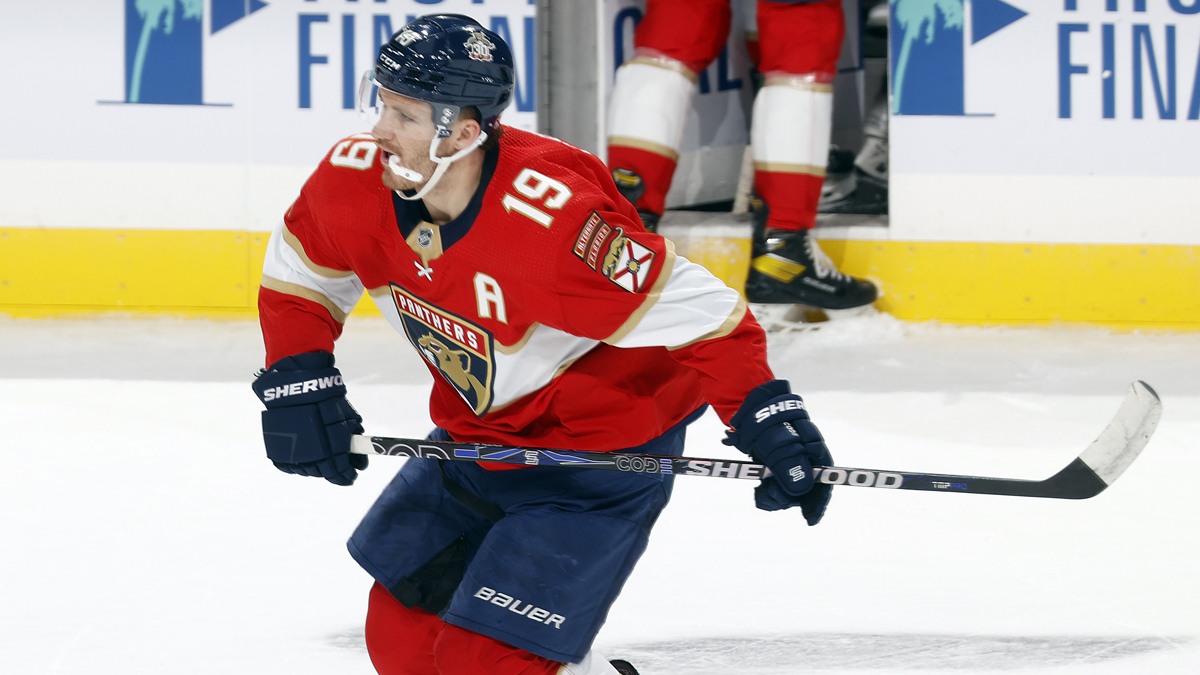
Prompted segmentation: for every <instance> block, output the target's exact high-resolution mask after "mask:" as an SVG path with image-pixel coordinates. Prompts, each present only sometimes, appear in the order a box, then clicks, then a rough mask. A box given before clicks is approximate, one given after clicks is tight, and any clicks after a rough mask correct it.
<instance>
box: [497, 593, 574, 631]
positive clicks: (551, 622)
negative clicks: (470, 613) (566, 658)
mask: <svg viewBox="0 0 1200 675" xmlns="http://www.w3.org/2000/svg"><path fill="white" fill-rule="evenodd" d="M475 597H476V598H479V599H480V600H483V601H484V602H490V603H492V604H493V605H496V606H497V607H503V608H505V609H507V610H508V611H510V612H513V613H515V614H517V615H519V616H523V617H525V618H526V619H531V620H533V621H537V622H540V623H544V624H546V625H547V626H554V627H555V628H558V629H561V628H562V624H563V622H564V621H566V620H567V618H566V617H565V616H563V615H561V614H551V613H550V612H548V611H546V610H544V609H542V608H541V607H534V606H533V605H531V604H529V603H528V602H522V601H521V600H518V599H516V598H514V597H513V596H511V595H506V594H504V593H498V592H496V591H494V590H492V589H490V588H488V587H487V586H480V587H479V590H477V591H475Z"/></svg>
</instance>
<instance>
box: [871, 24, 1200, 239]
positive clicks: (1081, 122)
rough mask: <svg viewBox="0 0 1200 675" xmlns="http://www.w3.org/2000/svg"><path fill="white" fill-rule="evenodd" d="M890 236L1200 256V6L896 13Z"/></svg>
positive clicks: (892, 50)
mask: <svg viewBox="0 0 1200 675" xmlns="http://www.w3.org/2000/svg"><path fill="white" fill-rule="evenodd" d="M891 69H892V73H891V79H892V112H893V114H894V117H893V119H892V126H891V134H892V138H891V143H892V146H891V150H892V163H891V171H892V174H891V180H892V190H891V197H892V207H891V213H892V219H891V237H892V238H893V239H904V240H921V239H924V240H945V241H1014V242H1015V241H1027V242H1075V243H1167V244H1197V243H1200V217H1198V216H1197V215H1196V214H1197V213H1200V163H1197V162H1196V158H1195V155H1196V148H1197V147H1200V0H1045V1H1042V0H1038V1H1037V2H1033V1H1032V0H1011V2H1009V1H1007V0H970V1H968V2H964V0H891Z"/></svg>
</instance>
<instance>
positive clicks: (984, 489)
mask: <svg viewBox="0 0 1200 675" xmlns="http://www.w3.org/2000/svg"><path fill="white" fill-rule="evenodd" d="M1161 416H1162V402H1161V401H1159V398H1158V394H1156V393H1155V392H1154V390H1153V389H1151V388H1150V385H1148V384H1146V383H1145V382H1142V381H1140V380H1138V381H1137V382H1134V383H1133V385H1132V386H1131V387H1130V390H1129V393H1128V394H1127V395H1126V396H1125V400H1124V402H1122V403H1121V408H1120V409H1119V410H1117V414H1116V416H1115V417H1113V419H1112V421H1111V422H1109V423H1108V426H1107V427H1105V429H1104V431H1102V432H1100V436H1099V437H1098V438H1097V439H1096V440H1095V441H1093V442H1092V444H1091V445H1089V446H1088V447H1087V449H1086V450H1084V451H1083V453H1082V454H1080V455H1079V456H1078V457H1076V458H1075V459H1074V460H1072V462H1071V463H1070V464H1068V465H1067V466H1066V468H1064V469H1063V470H1062V471H1059V472H1058V473H1056V474H1054V475H1053V476H1051V477H1049V478H1047V479H1045V480H1040V481H1036V480H1023V479H1014V478H987V477H981V476H959V475H952V474H932V473H912V472H907V471H879V470H876V469H849V468H844V467H832V466H831V467H813V470H814V472H816V474H817V480H819V481H821V482H822V483H826V484H828V485H853V486H856V487H874V488H884V489H891V490H933V491H939V492H965V493H974V494H985V495H1012V496H1018V497H1049V498H1053V499H1087V498H1088V497H1094V496H1096V495H1098V494H1100V493H1101V492H1103V491H1104V489H1105V488H1107V487H1108V486H1109V485H1112V484H1113V482H1115V481H1116V480H1117V478H1118V477H1120V475H1121V474H1122V473H1123V472H1124V471H1125V469H1127V468H1128V467H1129V465H1130V464H1132V463H1133V460H1135V459H1137V456H1138V454H1139V453H1140V452H1141V451H1142V448H1144V447H1146V443H1147V442H1148V441H1149V440H1150V436H1151V435H1152V434H1153V433H1154V428H1155V427H1156V426H1157V425H1158V420H1159V417H1161ZM350 451H351V452H353V453H356V454H360V455H392V456H399V457H423V458H427V459H443V460H455V461H467V462H497V463H501V464H524V465H529V466H576V467H583V468H588V469H607V470H609V471H632V472H636V473H665V474H678V475H684V476H713V477H717V478H744V479H748V480H758V479H761V478H764V477H766V476H768V475H770V472H769V471H767V469H766V467H764V466H763V465H761V464H755V463H754V462H749V461H739V460H724V459H701V458H698V457H669V456H662V455H643V454H635V453H621V452H589V451H584V450H547V449H545V448H518V447H509V446H503V445H490V444H484V443H457V442H453V441H425V440H417V439H411V438H385V437H381V436H355V437H354V438H353V443H352V447H351V450H350Z"/></svg>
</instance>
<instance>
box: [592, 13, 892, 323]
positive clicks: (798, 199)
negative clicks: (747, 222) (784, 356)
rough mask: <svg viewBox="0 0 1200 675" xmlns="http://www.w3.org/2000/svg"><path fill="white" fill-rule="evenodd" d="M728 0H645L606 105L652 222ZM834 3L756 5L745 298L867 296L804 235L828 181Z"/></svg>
mask: <svg viewBox="0 0 1200 675" xmlns="http://www.w3.org/2000/svg"><path fill="white" fill-rule="evenodd" d="M729 2H730V0H648V2H647V3H646V14H645V16H643V17H642V20H641V22H640V23H639V24H638V26H637V30H636V32H635V33H634V47H635V50H636V51H635V55H634V58H633V59H631V60H630V61H628V62H626V63H625V64H624V65H622V66H621V67H620V68H619V69H618V70H617V74H616V80H615V83H614V85H613V92H612V103H611V108H610V111H609V126H608V129H609V138H608V165H609V167H610V168H611V169H612V172H613V178H614V180H615V181H616V183H617V185H618V186H619V187H620V188H621V190H622V194H624V195H625V196H626V198H628V199H630V200H631V201H633V202H634V203H635V205H636V206H637V208H638V211H639V213H640V215H641V217H642V220H643V222H645V223H647V226H648V227H653V226H655V225H657V223H658V220H659V218H660V217H661V216H662V213H663V208H664V203H665V199H666V195H667V190H668V189H669V188H670V186H671V176H672V175H673V174H674V172H675V163H676V161H677V160H678V158H679V150H680V147H681V144H682V142H683V131H684V125H685V123H686V121H687V111H688V109H689V108H690V107H691V100H692V96H693V95H694V93H695V88H696V86H695V85H696V81H697V78H698V73H699V72H700V71H702V70H704V69H705V68H707V67H708V64H710V63H712V61H713V59H715V58H716V57H717V56H718V55H719V54H720V53H721V49H722V48H723V47H724V46H725V41H726V38H727V37H728V35H729V23H730V7H729ZM844 23H845V20H844V17H843V15H842V4H841V0H759V1H758V2H757V26H758V31H757V42H756V43H753V42H752V43H751V46H752V48H751V52H752V56H754V57H755V60H756V63H757V66H758V69H759V71H760V72H762V74H763V77H764V81H763V87H762V88H761V89H759V91H758V94H757V95H756V96H755V98H754V112H753V115H752V122H751V129H750V145H751V148H752V154H753V157H754V169H755V173H754V188H755V191H756V192H757V194H758V197H759V198H760V199H761V201H762V202H763V204H759V205H757V206H758V208H756V216H757V217H756V227H755V233H754V241H753V250H752V253H751V262H750V271H749V277H748V279H747V281H746V298H747V299H749V300H750V302H761V303H801V304H806V305H812V306H814V307H820V308H823V309H847V308H850V307H858V306H861V305H867V304H870V303H872V302H874V301H875V298H876V296H877V291H876V289H875V286H874V285H873V284H871V283H870V282H867V281H863V280H860V279H855V278H853V277H850V276H847V275H845V274H842V273H841V272H840V271H839V270H838V269H837V267H836V266H835V265H834V264H833V262H832V261H831V260H830V259H829V257H828V256H827V255H825V253H824V252H823V251H822V250H821V248H820V246H818V245H817V242H816V240H815V239H814V238H813V236H812V228H813V227H814V226H815V224H816V215H817V202H818V201H819V200H820V197H821V184H822V182H823V180H824V177H825V164H826V162H827V158H828V153H829V136H830V130H831V124H832V111H833V84H832V83H833V77H834V75H835V74H836V72H837V60H838V55H839V53H840V51H841V44H842V33H843V31H844Z"/></svg>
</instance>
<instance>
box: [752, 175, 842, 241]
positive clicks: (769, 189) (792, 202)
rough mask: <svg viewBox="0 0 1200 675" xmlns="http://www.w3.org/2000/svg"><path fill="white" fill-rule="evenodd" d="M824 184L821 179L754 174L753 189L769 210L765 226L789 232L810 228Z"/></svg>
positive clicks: (821, 177) (812, 224) (818, 177)
mask: <svg viewBox="0 0 1200 675" xmlns="http://www.w3.org/2000/svg"><path fill="white" fill-rule="evenodd" d="M824 182H825V177H824V176H814V175H811V174H804V173H782V172H775V171H755V172H754V187H755V189H756V190H757V191H758V195H759V196H760V197H762V200H763V201H764V202H766V203H767V206H768V207H769V209H770V210H769V212H768V215H767V227H770V228H775V229H779V230H791V231H794V230H801V229H810V228H812V227H814V226H815V225H816V224H817V202H818V201H820V199H821V184H822V183H824Z"/></svg>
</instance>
